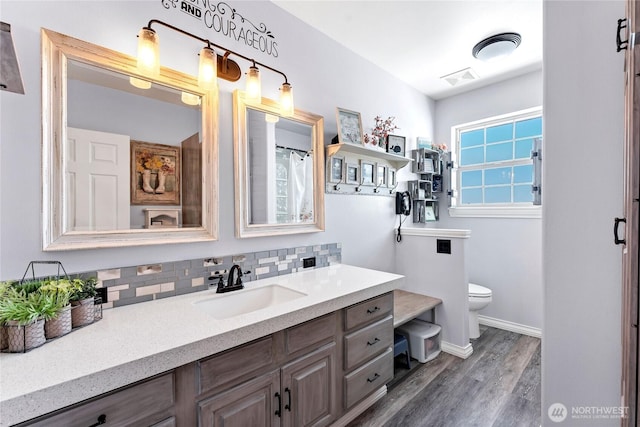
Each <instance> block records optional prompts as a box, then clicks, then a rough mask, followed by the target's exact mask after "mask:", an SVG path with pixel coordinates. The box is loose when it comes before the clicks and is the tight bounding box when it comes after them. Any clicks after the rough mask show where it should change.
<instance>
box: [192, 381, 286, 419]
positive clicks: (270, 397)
mask: <svg viewBox="0 0 640 427" xmlns="http://www.w3.org/2000/svg"><path fill="white" fill-rule="evenodd" d="M279 390H280V375H279V372H278V371H273V372H270V373H268V374H265V375H262V376H260V377H258V378H255V379H253V380H251V381H247V382H245V383H243V384H241V385H239V386H237V387H235V388H232V389H230V390H229V391H227V392H224V393H220V394H218V395H215V396H213V397H212V398H210V399H206V400H203V401H201V402H199V403H198V426H200V427H205V426H206V427H248V426H251V427H268V426H276V425H278V424H279V418H278V415H276V412H277V411H278V399H277V398H276V393H279Z"/></svg>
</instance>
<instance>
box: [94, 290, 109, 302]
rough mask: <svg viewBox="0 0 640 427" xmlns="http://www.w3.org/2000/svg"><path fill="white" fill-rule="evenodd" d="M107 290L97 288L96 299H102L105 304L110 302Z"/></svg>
mask: <svg viewBox="0 0 640 427" xmlns="http://www.w3.org/2000/svg"><path fill="white" fill-rule="evenodd" d="M107 289H108V288H96V291H97V293H96V297H100V298H101V299H102V303H103V304H104V303H105V302H109V298H108V297H107V295H109V294H108V293H107Z"/></svg>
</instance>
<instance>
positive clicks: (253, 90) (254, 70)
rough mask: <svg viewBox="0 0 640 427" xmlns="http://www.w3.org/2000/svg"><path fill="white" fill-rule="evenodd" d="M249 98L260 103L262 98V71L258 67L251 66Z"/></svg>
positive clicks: (248, 86) (248, 72)
mask: <svg viewBox="0 0 640 427" xmlns="http://www.w3.org/2000/svg"><path fill="white" fill-rule="evenodd" d="M246 92H247V98H248V99H252V100H255V101H260V99H261V98H262V95H261V93H260V92H261V89H260V70H258V67H255V66H251V67H249V71H247V91H246Z"/></svg>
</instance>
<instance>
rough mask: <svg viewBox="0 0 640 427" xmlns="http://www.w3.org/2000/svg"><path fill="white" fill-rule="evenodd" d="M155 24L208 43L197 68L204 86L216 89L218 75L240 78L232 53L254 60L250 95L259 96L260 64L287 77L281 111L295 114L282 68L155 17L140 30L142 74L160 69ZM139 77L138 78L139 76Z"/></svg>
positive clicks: (139, 68)
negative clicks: (279, 68)
mask: <svg viewBox="0 0 640 427" xmlns="http://www.w3.org/2000/svg"><path fill="white" fill-rule="evenodd" d="M152 24H158V25H163V26H165V27H167V28H170V29H172V30H174V31H177V32H179V33H181V34H184V35H185V36H189V37H191V38H194V39H196V40H199V41H201V42H203V43H205V44H206V46H205V47H203V48H202V49H201V50H200V65H199V70H198V85H199V86H200V87H202V88H203V89H214V88H215V87H216V86H217V79H218V78H221V79H224V80H227V81H230V82H235V81H238V80H240V77H241V75H242V72H241V71H240V66H239V65H238V63H237V62H235V61H233V60H232V59H229V56H230V55H235V56H237V57H239V58H242V59H244V60H245V61H248V62H251V66H250V67H249V71H248V72H247V92H248V93H247V96H248V97H250V98H252V99H256V100H258V101H259V100H260V92H261V91H260V71H259V69H258V67H257V66H258V65H259V66H260V67H262V68H266V69H267V70H271V71H273V72H274V73H277V74H280V75H281V76H282V77H284V83H282V86H280V91H281V92H280V102H281V115H282V116H283V117H289V116H291V115H293V94H292V90H291V84H289V82H288V81H287V76H286V75H285V74H284V73H283V72H282V71H280V70H276V69H275V68H271V67H269V66H268V65H265V64H262V63H260V62H257V61H256V60H254V59H252V58H248V57H246V56H244V55H241V54H239V53H237V52H234V51H232V50H230V49H227V48H225V47H223V46H220V45H217V44H215V43H212V42H211V41H210V40H208V39H204V38H201V37H198V36H196V35H194V34H191V33H189V32H187V31H184V30H181V29H180V28H177V27H174V26H173V25H170V24H167V23H166V22H162V21H159V20H157V19H152V20H151V21H149V24H147V26H146V27H143V28H142V29H141V30H140V32H139V33H138V71H139V72H140V74H142V75H145V76H150V77H155V76H157V75H159V73H160V56H159V45H158V35H157V34H156V32H155V30H153V29H152V28H151V25H152ZM214 47H215V48H217V49H219V50H220V51H224V54H223V55H216V53H215V51H214V50H213V48H214ZM138 80H139V79H138Z"/></svg>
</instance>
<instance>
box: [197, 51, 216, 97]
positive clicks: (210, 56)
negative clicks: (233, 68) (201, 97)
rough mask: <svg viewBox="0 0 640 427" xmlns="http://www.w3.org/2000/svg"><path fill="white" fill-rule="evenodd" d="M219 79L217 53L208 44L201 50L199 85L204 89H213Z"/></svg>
mask: <svg viewBox="0 0 640 427" xmlns="http://www.w3.org/2000/svg"><path fill="white" fill-rule="evenodd" d="M217 80H218V61H217V59H216V53H215V52H214V51H213V49H211V48H210V47H208V46H205V47H203V48H202V50H201V51H200V67H199V68H198V85H199V86H200V87H201V88H203V89H213V88H214V87H215V86H216V83H217Z"/></svg>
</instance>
